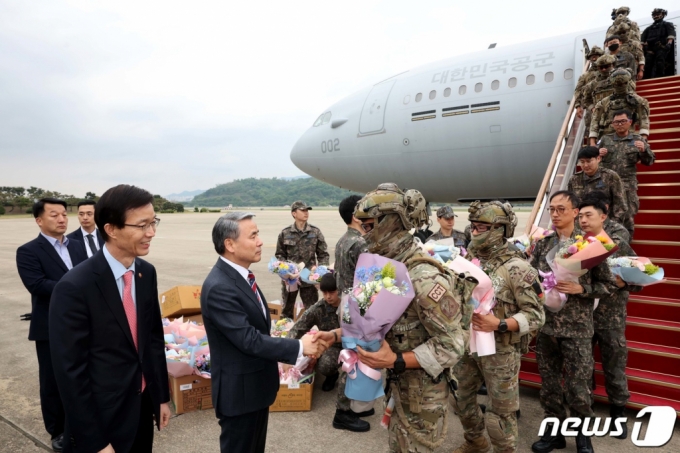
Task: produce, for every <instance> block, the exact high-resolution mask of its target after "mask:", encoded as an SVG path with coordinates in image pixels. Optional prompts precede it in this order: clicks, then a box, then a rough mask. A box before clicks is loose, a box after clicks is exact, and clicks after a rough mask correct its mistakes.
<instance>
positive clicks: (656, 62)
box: [640, 8, 676, 79]
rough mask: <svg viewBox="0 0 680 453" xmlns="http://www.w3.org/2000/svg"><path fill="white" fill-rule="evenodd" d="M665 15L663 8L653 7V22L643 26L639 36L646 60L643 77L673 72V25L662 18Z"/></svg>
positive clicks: (671, 73) (650, 77)
mask: <svg viewBox="0 0 680 453" xmlns="http://www.w3.org/2000/svg"><path fill="white" fill-rule="evenodd" d="M666 15H668V12H667V11H666V10H665V9H661V8H654V11H652V18H653V19H654V23H653V24H652V25H650V26H649V27H647V28H645V31H643V32H642V37H641V38H640V41H642V46H643V48H644V51H645V57H646V59H647V60H648V64H647V70H646V71H645V79H653V78H655V77H664V76H666V75H673V73H674V70H673V68H674V61H673V57H674V55H675V52H673V44H674V42H675V36H676V34H675V25H674V24H673V23H672V22H667V21H665V20H663V19H664V18H665V17H666Z"/></svg>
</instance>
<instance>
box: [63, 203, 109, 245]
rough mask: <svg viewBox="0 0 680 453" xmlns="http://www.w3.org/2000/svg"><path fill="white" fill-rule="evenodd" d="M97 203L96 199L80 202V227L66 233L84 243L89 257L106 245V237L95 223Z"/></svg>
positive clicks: (70, 237) (68, 236)
mask: <svg viewBox="0 0 680 453" xmlns="http://www.w3.org/2000/svg"><path fill="white" fill-rule="evenodd" d="M95 204H96V203H95V201H94V200H83V201H80V202H78V222H80V228H78V229H77V230H75V231H72V232H70V233H69V234H67V235H66V237H67V238H69V239H75V240H77V241H79V242H82V243H83V247H84V248H85V252H86V253H87V257H88V258H92V256H93V255H94V254H95V253H97V252H98V251H99V249H100V248H102V247H103V246H104V238H102V235H101V234H99V230H97V225H96V224H95V223H94V210H95Z"/></svg>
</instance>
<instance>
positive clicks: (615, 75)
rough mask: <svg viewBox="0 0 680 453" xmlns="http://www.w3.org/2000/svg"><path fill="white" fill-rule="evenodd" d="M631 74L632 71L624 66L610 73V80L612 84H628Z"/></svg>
mask: <svg viewBox="0 0 680 453" xmlns="http://www.w3.org/2000/svg"><path fill="white" fill-rule="evenodd" d="M630 79H631V76H630V72H628V71H627V70H625V69H623V68H618V69H615V70H614V71H613V72H612V73H611V74H610V75H609V80H611V82H612V85H614V86H616V85H625V86H628V83H629V82H630Z"/></svg>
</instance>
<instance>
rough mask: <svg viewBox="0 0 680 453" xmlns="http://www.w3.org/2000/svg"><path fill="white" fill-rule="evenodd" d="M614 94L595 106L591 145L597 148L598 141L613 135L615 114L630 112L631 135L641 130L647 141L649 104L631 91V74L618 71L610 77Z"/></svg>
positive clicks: (591, 121)
mask: <svg viewBox="0 0 680 453" xmlns="http://www.w3.org/2000/svg"><path fill="white" fill-rule="evenodd" d="M609 79H610V81H611V85H612V88H613V89H614V93H613V94H612V95H610V96H607V97H605V98H604V99H602V100H601V101H600V102H598V103H597V104H596V105H595V109H594V110H593V118H592V119H591V120H590V133H589V137H590V145H591V146H595V144H596V143H597V140H598V139H599V138H601V137H602V136H603V135H605V134H612V133H613V132H614V127H613V125H612V120H613V119H614V112H617V111H619V110H629V111H630V112H632V114H633V118H631V119H632V120H633V121H632V122H631V123H629V124H628V126H629V130H630V132H631V133H634V132H635V128H636V127H639V128H640V135H641V136H642V137H643V138H644V139H645V140H646V139H647V137H648V136H649V102H647V99H645V98H643V97H641V96H638V95H637V94H635V93H634V92H633V91H631V89H630V86H629V82H630V74H628V71H626V70H623V69H617V70H615V71H614V72H612V73H611V75H610V77H609Z"/></svg>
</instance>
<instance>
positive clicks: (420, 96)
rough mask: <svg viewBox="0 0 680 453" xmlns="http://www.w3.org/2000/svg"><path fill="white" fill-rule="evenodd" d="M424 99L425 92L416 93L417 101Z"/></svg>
mask: <svg viewBox="0 0 680 453" xmlns="http://www.w3.org/2000/svg"><path fill="white" fill-rule="evenodd" d="M421 99H423V93H418V94H416V102H420V101H421Z"/></svg>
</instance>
